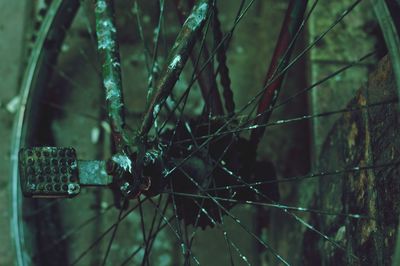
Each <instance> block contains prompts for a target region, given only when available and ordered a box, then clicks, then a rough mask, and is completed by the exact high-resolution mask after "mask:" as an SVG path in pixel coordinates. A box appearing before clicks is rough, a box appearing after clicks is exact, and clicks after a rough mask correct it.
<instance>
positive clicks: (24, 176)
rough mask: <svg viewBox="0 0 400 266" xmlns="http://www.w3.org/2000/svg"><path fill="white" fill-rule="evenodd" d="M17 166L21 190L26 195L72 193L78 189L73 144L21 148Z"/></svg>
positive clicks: (77, 191)
mask: <svg viewBox="0 0 400 266" xmlns="http://www.w3.org/2000/svg"><path fill="white" fill-rule="evenodd" d="M19 168H20V169H19V170H20V181H21V188H22V193H23V194H24V196H26V197H73V196H76V195H77V194H78V193H79V192H80V183H79V175H78V161H77V156H76V151H75V150H74V149H73V148H60V147H34V148H24V149H21V150H20V152H19Z"/></svg>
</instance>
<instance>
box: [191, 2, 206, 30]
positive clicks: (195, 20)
mask: <svg viewBox="0 0 400 266" xmlns="http://www.w3.org/2000/svg"><path fill="white" fill-rule="evenodd" d="M207 11H208V4H207V3H202V4H200V5H199V6H198V7H195V8H194V10H193V12H192V13H191V14H190V16H189V17H188V18H187V19H186V21H185V25H186V26H187V27H189V28H190V29H192V30H196V29H197V28H198V27H200V25H201V23H202V22H203V21H204V20H205V18H206V15H207Z"/></svg>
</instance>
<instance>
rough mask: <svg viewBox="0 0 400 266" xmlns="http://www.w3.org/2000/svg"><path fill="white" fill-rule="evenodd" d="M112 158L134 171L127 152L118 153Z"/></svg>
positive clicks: (123, 167)
mask: <svg viewBox="0 0 400 266" xmlns="http://www.w3.org/2000/svg"><path fill="white" fill-rule="evenodd" d="M112 160H113V161H114V162H115V163H117V164H118V165H119V166H120V167H122V169H124V170H125V171H128V172H129V173H132V161H131V159H129V157H128V156H126V154H116V155H114V156H113V157H112Z"/></svg>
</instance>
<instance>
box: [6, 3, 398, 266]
mask: <svg viewBox="0 0 400 266" xmlns="http://www.w3.org/2000/svg"><path fill="white" fill-rule="evenodd" d="M111 2H112V1H97V3H96V5H94V4H93V3H90V2H89V1H78V0H74V1H62V0H54V1H52V3H51V5H50V6H49V9H48V11H47V13H46V17H45V19H44V21H43V23H42V26H41V30H40V32H39V33H38V38H37V41H36V44H35V47H34V49H33V50H32V54H31V59H30V63H29V65H28V66H27V71H26V75H25V78H24V83H23V86H22V91H21V93H22V94H21V95H22V105H21V110H20V111H19V114H18V117H17V122H16V127H15V134H14V143H13V148H12V173H13V175H12V181H13V206H12V210H13V224H14V227H13V234H14V239H15V246H16V251H17V252H16V254H17V262H18V264H19V265H31V264H34V265H36V264H37V265H54V264H57V265H60V264H61V265H63V264H65V265H98V264H101V263H102V264H122V265H129V264H133V265H137V264H141V265H181V264H182V265H191V264H206V265H228V264H231V265H237V264H239V265H240V264H247V265H262V264H263V263H269V264H272V265H275V264H287V265H288V264H294V265H301V264H306V265H321V264H332V263H334V262H338V263H339V264H346V263H347V264H367V263H371V262H373V263H374V264H376V265H382V264H384V265H388V264H390V263H391V256H392V254H393V250H394V243H395V233H396V227H397V224H398V215H399V211H398V208H397V205H396V204H394V205H390V201H392V202H395V200H396V199H397V198H398V196H399V193H397V191H398V182H396V180H395V177H396V173H397V169H398V164H397V162H396V157H397V145H396V141H395V138H394V136H396V132H397V131H396V130H397V126H396V124H395V121H396V119H397V118H396V117H397V112H396V106H397V104H396V103H397V100H396V99H397V97H396V92H395V87H396V86H395V85H394V78H393V76H395V75H394V74H392V72H391V71H392V70H391V68H390V63H389V62H388V59H387V58H386V59H384V60H382V61H381V62H380V64H379V65H378V70H379V71H380V73H383V74H381V75H378V74H374V73H376V72H373V69H374V68H375V66H376V65H377V62H378V61H379V60H380V59H381V57H382V54H384V53H385V52H386V51H385V48H384V45H383V43H384V42H383V40H382V39H380V38H379V36H378V37H374V36H373V33H371V32H370V33H366V29H365V28H362V27H364V26H365V25H366V23H367V22H368V23H369V24H368V25H369V26H370V27H372V26H375V27H376V28H379V27H378V26H377V23H376V22H374V20H373V19H372V15H371V14H372V11H371V5H370V4H369V2H366V1H364V2H362V1H354V2H351V1H343V3H340V4H339V3H336V4H332V3H331V4H330V3H327V2H326V1H314V2H311V3H309V5H308V6H306V1H284V2H282V3H278V4H277V3H275V4H274V5H273V6H272V7H271V9H269V8H267V7H266V6H267V5H268V4H267V3H263V2H256V1H238V2H237V3H235V4H232V3H230V2H228V1H216V2H217V3H216V4H215V1H198V2H196V3H194V1H176V2H174V3H171V2H168V1H154V2H150V3H140V2H136V1H133V2H129V1H121V2H117V5H116V7H115V10H116V13H117V14H118V16H117V17H116V26H115V25H114V23H112V20H107V17H106V18H104V17H102V16H103V15H104V14H103V12H104V10H109V12H111V9H108V8H110V5H112V3H111ZM347 2H348V3H347ZM346 3H347V4H346ZM269 4H271V5H272V3H269ZM327 5H332V7H331V8H327V7H326V6H327ZM79 6H80V7H79ZM217 7H218V9H217ZM190 10H192V11H190ZM334 10H338V11H341V12H340V13H338V15H337V14H334V15H333V16H326V17H329V19H328V18H326V19H325V18H324V19H323V18H322V17H323V15H324V14H325V13H324V12H328V11H331V12H334ZM107 12H108V11H107ZM328 13H329V12H328ZM95 14H96V15H95ZM99 14H100V15H99ZM330 14H331V13H330ZM368 14H369V15H368ZM96 16H97V17H96ZM95 17H96V18H95ZM384 18H385V19H389V20H390V17H389V16H388V15H384ZM262 19H268V20H266V21H263V20H262ZM260 20H261V22H260ZM268 21H269V22H270V23H267V22H268ZM275 21H279V24H278V23H276V22H275ZM354 21H356V22H354ZM360 21H361V22H360ZM271 22H274V23H271ZM281 23H282V24H283V26H282V30H281V28H280V26H278V25H280V24H281ZM353 23H355V24H356V25H357V26H358V28H362V29H361V30H359V31H358V32H353V30H354V29H353V28H351V26H348V25H353ZM182 24H183V27H182ZM275 24H276V25H275ZM70 25H71V26H70ZM135 25H136V27H135ZM271 25H273V26H271ZM306 25H309V28H310V32H309V34H310V35H311V38H310V41H309V42H307V41H305V40H306V37H307V34H306V32H307V26H306ZM371 25H372V26H371ZM96 26H97V29H96ZM255 28H256V29H258V30H259V31H261V32H262V33H260V34H259V35H260V36H254V33H253V32H251V31H249V29H255ZM316 28H317V30H318V32H317V33H316ZM347 28H350V29H349V31H350V33H349V35H350V36H351V34H355V36H356V37H357V38H359V39H361V37H363V38H367V37H368V41H364V40H362V41H360V42H359V43H358V45H359V46H360V47H358V46H357V45H354V46H357V54H356V55H355V56H354V55H352V54H351V55H349V53H354V50H346V49H345V48H346V46H345V45H344V46H343V47H342V46H340V44H335V45H334V46H332V43H330V42H329V40H330V41H333V42H336V41H338V42H339V41H340V38H339V37H338V36H343V34H344V32H346V29H347ZM116 29H117V30H118V34H117V35H116V36H114V35H115V34H116ZM182 29H183V30H182ZM265 31H268V33H265ZM223 32H226V34H223ZM96 33H97V36H96ZM264 33H265V35H264ZM329 34H334V37H332V38H331V39H330V38H329ZM357 34H358V35H357ZM360 34H361V36H360ZM392 34H393V33H392ZM176 36H178V38H177V39H176ZM103 37H104V38H103ZM108 37H110V38H108ZM395 37H396V36H395ZM114 38H116V39H117V40H118V41H119V47H120V53H121V56H120V57H121V60H120V61H119V59H118V52H117V51H118V49H117V48H115V47H118V44H112V43H110V40H111V41H113V40H114ZM271 40H274V41H271ZM275 40H277V41H275ZM354 42H356V41H354ZM266 43H271V44H266ZM276 43H277V44H276ZM264 44H265V45H264ZM109 45H111V46H112V45H115V47H114V48H113V49H111V50H112V51H113V52H114V55H113V54H111V55H110V54H107V53H106V52H105V50H107V49H108V48H107V47H108V46H109ZM361 45H362V46H361ZM275 47H276V48H275ZM327 47H333V50H332V51H333V53H338V52H337V51H341V52H343V56H342V57H340V55H339V56H337V57H334V56H333V55H332V54H333V53H331V54H329V56H330V57H324V58H323V57H320V54H322V53H325V52H326V51H329V48H328V49H327ZM382 47H383V48H382ZM274 48H275V49H274ZM97 49H98V50H99V52H97ZM371 50H373V52H372V53H371V52H370V51H371ZM261 57H265V58H271V61H272V63H271V65H270V68H269V71H268V73H267V74H266V75H265V70H266V69H267V67H268V63H269V60H265V63H264V60H260V58H261ZM348 57H350V58H351V60H349V59H348ZM227 58H228V59H227ZM250 58H255V59H252V60H253V61H252V60H251V59H250ZM315 58H316V59H315ZM343 58H345V59H347V61H346V60H343ZM393 58H395V57H393V56H391V59H392V60H393ZM306 59H311V61H312V62H313V63H312V64H308V66H309V70H310V71H311V75H310V78H309V81H307V78H306V77H307V75H308V72H307V71H308V70H307V67H306V66H307V64H306V61H307V60H306ZM185 61H187V62H185ZM261 61H262V62H263V63H260V62H261ZM314 61H315V62H314ZM329 61H334V63H335V64H334V65H329V68H326V69H325V68H323V67H321V66H319V65H317V64H327V62H329ZM396 63H398V62H396V61H395V62H394V64H396ZM228 66H229V68H228ZM338 66H339V67H338ZM360 67H363V69H362V70H360ZM115 69H121V70H122V85H123V87H124V91H123V94H124V99H125V106H126V109H127V110H126V112H125V114H126V118H125V119H126V125H129V126H123V129H124V131H126V135H123V134H119V135H118V134H115V133H116V132H117V133H120V132H119V131H118V130H119V126H118V124H115V123H114V122H115V121H117V120H118V118H119V114H117V115H115V114H116V113H120V112H121V113H122V110H121V106H120V105H117V106H112V103H115V101H114V102H112V101H113V100H114V99H117V98H118V99H120V98H121V95H117V96H118V97H117V96H115V94H113V92H114V90H113V86H114V85H115V83H114V81H115V80H114V79H113V80H109V79H107V78H106V77H109V76H107V73H108V74H110V73H112V74H111V76H113V75H115V74H116V75H118V72H119V71H118V70H117V71H116V72H113V71H114V70H115ZM177 69H178V70H177ZM107 71H108V72H107ZM360 73H361V74H360ZM365 73H373V74H371V78H370V79H369V83H368V85H365V86H364V87H365V89H362V90H360V91H358V90H357V89H358V88H359V87H360V86H361V85H362V84H363V83H365V82H367V79H366V78H365V76H366V74H365ZM345 75H349V76H350V77H354V79H352V82H351V91H346V92H344V93H340V94H339V92H337V88H338V86H343V81H342V80H341V78H343V79H345V78H346V76H345ZM284 76H286V80H285V81H284V80H283V77H284ZM360 76H361V78H358V77H360ZM217 77H218V78H217ZM117 79H118V77H117ZM264 79H265V81H264V83H263V80H264ZM354 80H357V81H354ZM324 82H325V83H324ZM323 83H324V84H326V83H328V84H329V86H327V87H328V88H327V89H326V88H324V87H322V85H321V84H323ZM165 84H166V85H165ZM282 84H283V85H284V87H282ZM111 85H112V86H111ZM117 85H119V84H117ZM299 86H301V88H299ZM378 86H379V88H381V90H380V91H382V92H383V93H381V94H382V95H384V96H382V95H380V93H376V91H374V90H373V89H374V88H376V87H378ZM101 87H105V89H106V90H104V91H103V90H102V89H101ZM281 87H282V88H281ZM109 88H111V89H109ZM160 88H161V89H160ZM231 88H233V89H231ZM243 88H246V90H243ZM248 88H255V89H248ZM317 89H318V91H319V90H323V89H326V90H331V91H332V92H334V93H335V94H332V95H335V96H336V95H340V97H342V98H343V99H341V102H339V101H338V102H335V104H337V106H336V107H332V106H333V105H327V104H326V103H324V102H322V100H321V99H320V98H319V97H320V96H319V95H315V94H314V93H315V91H316V90H317ZM159 91H161V92H162V93H159V94H158V92H159ZM232 91H233V93H232ZM280 91H281V92H280ZM309 92H310V93H311V94H312V95H311V96H307V93H309ZM336 93H337V94H336ZM278 94H279V98H278V97H277V96H278ZM154 95H155V96H154ZM157 95H161V96H157ZM220 95H221V96H220ZM328 96H329V94H328ZM308 97H309V98H308ZM104 99H105V101H104ZM110 99H111V100H110ZM146 99H147V102H146ZM152 99H156V100H155V101H152ZM233 99H235V100H233ZM316 101H321V102H320V103H315V102H316ZM104 102H106V104H104ZM110 102H111V103H110ZM305 106H306V107H305ZM309 110H311V111H309ZM272 111H273V112H272ZM113 112H114V113H113ZM271 113H272V114H271ZM282 117H283V119H282ZM322 117H323V118H324V119H321V120H316V119H320V118H322ZM107 118H109V120H108V122H107ZM146 121H147V122H146ZM309 121H312V124H310V122H309ZM381 121H383V122H382V123H378V122H381ZM122 124H124V123H121V125H122ZM311 125H312V126H313V127H312V130H310V126H311ZM332 125H334V126H333V129H332V130H331V128H332ZM121 128H122V126H121ZM135 129H138V133H135ZM265 129H267V132H266V133H265V134H264V131H265ZM335 129H336V130H335ZM288 131H289V133H288ZM116 135H117V137H115V136H116ZM126 136H128V137H127V138H125V137H126ZM135 136H136V137H135ZM262 136H264V137H263V138H262ZM382 136H383V137H382ZM311 137H312V138H313V141H309V140H308V139H309V138H311ZM121 139H122V141H121ZM138 139H139V140H138ZM381 139H384V141H383V142H382V141H381ZM125 141H126V142H125ZM134 141H138V142H139V143H140V145H139V146H138V147H136V149H133V150H129V151H130V152H132V156H128V157H126V156H124V155H125V154H124V153H120V152H119V153H116V151H117V150H118V151H119V150H120V148H121V147H120V146H122V150H123V151H124V149H125V146H124V145H128V144H130V143H131V142H134ZM121 142H122V144H121ZM286 142H287V144H286V145H283V143H286ZM323 142H324V143H325V144H323ZM343 143H345V144H347V146H346V145H345V146H343V147H342V146H340V145H342V144H343ZM382 143H383V144H382ZM389 144H390V145H389ZM343 145H344V144H343ZM48 146H52V147H55V146H57V147H74V148H75V149H76V153H77V155H78V158H79V159H85V160H92V162H89V163H91V164H89V166H88V167H87V168H86V170H87V171H88V172H87V173H86V172H85V171H86V170H85V169H83V168H82V165H84V163H85V162H82V161H78V164H80V166H79V167H80V168H79V170H80V175H81V176H80V179H81V181H82V180H84V179H83V176H82V175H83V174H85V178H90V177H93V176H94V177H96V176H100V177H102V178H103V179H101V182H100V181H98V180H100V179H98V180H93V179H95V178H92V179H91V180H90V182H91V183H90V182H89V181H87V182H88V183H87V184H89V183H90V184H91V185H95V186H94V187H90V186H88V187H86V186H85V184H82V183H81V186H80V187H78V191H77V190H72V191H71V190H70V186H69V185H70V184H76V182H75V181H71V180H69V181H68V180H67V181H65V182H64V181H63V180H62V176H60V177H58V176H57V174H56V173H52V172H51V171H52V170H53V168H54V167H53V166H51V167H50V168H49V171H50V172H49V173H47V174H46V173H45V172H43V173H42V172H40V171H39V172H38V181H35V182H39V183H40V182H42V183H46V182H47V183H46V184H52V186H53V187H51V188H50V189H47V188H46V186H44V187H43V189H42V190H40V193H38V194H40V196H50V197H54V196H57V195H58V194H57V195H56V194H54V193H53V194H52V193H50V192H51V191H52V190H53V189H54V190H55V189H56V185H53V182H55V183H60V184H61V185H60V186H61V187H60V188H59V190H60V191H62V192H63V193H64V194H63V196H70V197H71V196H75V194H77V193H78V192H79V195H77V196H76V197H73V198H72V199H41V198H40V199H36V198H23V197H22V194H21V191H20V188H19V186H20V184H19V182H20V177H19V173H18V172H19V171H18V163H19V162H18V154H19V152H20V149H21V148H28V149H29V148H30V147H48ZM380 146H382V147H383V149H382V148H379V147H380ZM332 147H333V148H332ZM46 149H47V148H37V150H29V151H30V152H36V151H38V152H39V153H40V156H46V155H45V152H46V151H48V152H50V154H51V153H52V152H53V151H54V152H55V153H56V155H57V156H58V154H59V152H63V153H64V152H65V153H67V152H69V151H70V150H69V149H56V148H51V149H48V150H46ZM386 150H390V153H386ZM257 151H258V154H256V152H257ZM56 155H55V156H56ZM378 155H381V156H378ZM51 156H53V155H51ZM293 156H294V157H295V158H293ZM313 156H314V160H313ZM316 157H320V159H318V158H316ZM35 158H36V157H35ZM110 158H111V159H110ZM36 159H38V158H36ZM53 159H54V158H53ZM38 160H39V159H38ZM45 160H46V159H44V163H45ZM57 160H60V161H59V162H60V164H61V160H62V158H61V159H60V158H58V157H57ZM74 160H75V159H74ZM93 160H96V161H93ZM102 160H103V161H102ZM107 160H108V162H114V163H111V166H110V165H108V166H109V168H107V169H106V163H105V162H106V161H107ZM332 160H334V162H332ZM51 163H52V162H51V161H50V164H51ZM66 165H67V162H66ZM95 167H100V168H101V169H103V170H104V171H106V172H107V174H105V173H101V171H97V173H93V171H95ZM61 168H62V166H60V169H59V170H60V171H62V169H61ZM121 168H123V169H121ZM136 168H141V173H142V174H141V175H143V180H144V181H149V180H150V182H148V183H145V184H139V185H138V186H137V190H135V189H136V187H135V189H134V190H131V189H130V186H131V184H129V183H128V184H127V185H126V182H125V181H124V180H125V179H124V178H125V177H124V176H125V175H126V174H127V173H131V174H132V169H134V171H133V172H135V171H136V170H135V169H136ZM27 169H28V168H27ZM35 169H36V168H35ZM57 169H58V168H57ZM89 170H91V171H89ZM35 171H36V170H35ZM43 171H45V167H44V168H43ZM57 171H58V170H57ZM307 173H308V174H307ZM71 176H72V174H71ZM109 176H113V178H111V179H107V178H109ZM115 176H117V177H115ZM379 176H384V178H383V179H384V181H382V180H380V179H379V178H378V177H379ZM56 177H57V178H59V179H60V180H57V182H56V181H55V180H53V179H54V178H56ZM40 178H43V181H40ZM47 178H49V180H47ZM121 180H123V181H122V182H121ZM143 180H141V181H143ZM87 184H86V185H87ZM105 185H106V186H105ZM141 185H143V186H141ZM62 186H65V188H63V187H62ZM22 187H23V188H24V189H26V187H24V184H22ZM75 188H76V187H75ZM139 188H140V189H139ZM388 191H390V192H391V193H392V195H391V196H385V194H386V195H387V194H388ZM279 192H280V193H279ZM28 194H29V193H28ZM279 194H280V196H279ZM29 195H30V196H32V194H29ZM128 198H129V200H128ZM339 202H340V204H339ZM296 231H298V232H301V233H295V232H296ZM282 235H283V236H282ZM382 250H384V251H382Z"/></svg>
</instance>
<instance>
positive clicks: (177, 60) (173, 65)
mask: <svg viewBox="0 0 400 266" xmlns="http://www.w3.org/2000/svg"><path fill="white" fill-rule="evenodd" d="M181 59H182V58H181V56H180V55H179V54H178V55H177V56H175V58H174V59H173V60H172V62H171V64H169V66H168V68H169V69H175V68H176V67H177V66H178V65H179V64H180V63H181Z"/></svg>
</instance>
